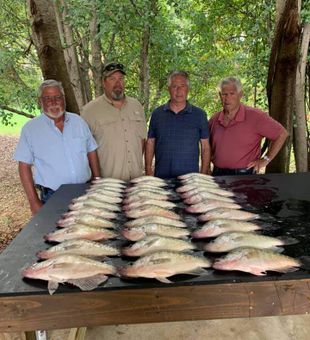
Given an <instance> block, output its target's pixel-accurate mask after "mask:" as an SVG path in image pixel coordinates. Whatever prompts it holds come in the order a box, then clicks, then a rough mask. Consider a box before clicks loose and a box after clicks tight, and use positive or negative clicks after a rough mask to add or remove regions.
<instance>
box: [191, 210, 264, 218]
mask: <svg viewBox="0 0 310 340" xmlns="http://www.w3.org/2000/svg"><path fill="white" fill-rule="evenodd" d="M259 217H260V216H259V215H258V214H253V213H251V212H248V211H244V210H237V209H230V208H215V209H212V210H210V211H208V212H206V213H205V214H202V215H200V216H198V220H199V221H210V220H217V219H219V218H228V219H232V220H245V221H248V220H254V219H256V218H259Z"/></svg>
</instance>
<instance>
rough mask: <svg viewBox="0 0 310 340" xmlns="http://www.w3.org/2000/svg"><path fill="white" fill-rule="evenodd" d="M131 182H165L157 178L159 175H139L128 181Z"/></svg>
mask: <svg viewBox="0 0 310 340" xmlns="http://www.w3.org/2000/svg"><path fill="white" fill-rule="evenodd" d="M130 182H131V183H140V182H149V183H162V184H165V185H166V182H165V181H164V180H163V179H161V178H159V177H154V176H141V177H137V178H134V179H132V180H131V181H130Z"/></svg>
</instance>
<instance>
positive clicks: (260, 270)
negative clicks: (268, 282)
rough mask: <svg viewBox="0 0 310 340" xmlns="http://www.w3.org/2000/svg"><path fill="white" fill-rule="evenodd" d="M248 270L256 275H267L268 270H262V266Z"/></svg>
mask: <svg viewBox="0 0 310 340" xmlns="http://www.w3.org/2000/svg"><path fill="white" fill-rule="evenodd" d="M242 271H243V270H242ZM247 272H248V273H250V274H253V275H256V276H265V275H266V274H267V273H266V271H264V270H262V269H261V268H251V270H249V271H247Z"/></svg>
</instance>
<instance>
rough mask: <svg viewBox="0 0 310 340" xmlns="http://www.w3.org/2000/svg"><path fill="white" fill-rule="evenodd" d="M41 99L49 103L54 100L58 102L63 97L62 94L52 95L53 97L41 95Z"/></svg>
mask: <svg viewBox="0 0 310 340" xmlns="http://www.w3.org/2000/svg"><path fill="white" fill-rule="evenodd" d="M41 99H42V100H43V101H44V102H46V103H51V102H54V101H56V102H60V101H62V100H63V99H64V96H53V97H49V96H46V97H41Z"/></svg>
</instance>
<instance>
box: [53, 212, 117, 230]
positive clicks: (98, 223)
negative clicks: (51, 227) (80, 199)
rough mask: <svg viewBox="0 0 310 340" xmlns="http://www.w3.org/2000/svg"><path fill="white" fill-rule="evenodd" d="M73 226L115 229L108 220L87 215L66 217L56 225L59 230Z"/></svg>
mask: <svg viewBox="0 0 310 340" xmlns="http://www.w3.org/2000/svg"><path fill="white" fill-rule="evenodd" d="M73 224H86V225H89V226H91V227H98V228H112V229H113V228H115V227H116V225H115V223H114V222H111V221H110V220H105V219H103V218H101V217H98V216H93V215H88V214H85V215H77V216H71V217H67V218H65V219H61V220H59V221H58V222H57V225H58V226H59V227H61V228H66V227H70V226H71V225H73Z"/></svg>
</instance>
